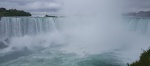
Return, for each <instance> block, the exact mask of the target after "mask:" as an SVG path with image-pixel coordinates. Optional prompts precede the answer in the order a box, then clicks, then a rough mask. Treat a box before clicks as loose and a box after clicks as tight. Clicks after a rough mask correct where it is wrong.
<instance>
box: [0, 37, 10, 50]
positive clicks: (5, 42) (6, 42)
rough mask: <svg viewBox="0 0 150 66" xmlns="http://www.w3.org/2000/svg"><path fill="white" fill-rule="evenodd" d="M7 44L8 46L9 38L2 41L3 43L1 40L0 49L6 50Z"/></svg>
mask: <svg viewBox="0 0 150 66" xmlns="http://www.w3.org/2000/svg"><path fill="white" fill-rule="evenodd" d="M9 44H10V39H9V38H6V39H4V40H3V41H2V40H1V41H0V49H4V48H7V47H8V46H9Z"/></svg>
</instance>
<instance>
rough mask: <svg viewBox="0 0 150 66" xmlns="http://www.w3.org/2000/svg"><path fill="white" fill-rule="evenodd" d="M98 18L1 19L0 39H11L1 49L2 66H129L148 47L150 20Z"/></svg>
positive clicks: (0, 64) (0, 61) (0, 63)
mask: <svg viewBox="0 0 150 66" xmlns="http://www.w3.org/2000/svg"><path fill="white" fill-rule="evenodd" d="M66 18H67V20H66ZM86 19H87V20H86ZM96 19H97V17H94V18H92V17H86V18H85V17H79V18H76V17H71V18H70V17H65V18H64V17H63V18H62V17H59V18H56V17H53V18H52V17H42V18H40V17H2V18H1V20H0V36H1V39H3V38H11V40H10V45H9V47H8V48H5V49H1V50H0V66H126V65H127V63H131V62H133V61H135V60H137V59H138V56H139V54H140V53H141V52H142V51H141V49H142V48H143V49H145V48H147V47H148V43H149V42H148V40H149V38H148V37H147V35H149V34H150V31H149V28H150V26H149V25H150V19H149V18H135V17H134V18H124V20H123V22H119V24H116V23H114V24H113V23H110V24H109V23H104V22H98V23H96V24H95V23H94V24H93V20H95V22H97V21H98V20H96ZM71 21H72V22H71ZM108 26H109V27H108ZM120 26H125V27H120ZM118 31H120V32H118ZM136 45H138V46H136ZM135 46H136V47H135Z"/></svg>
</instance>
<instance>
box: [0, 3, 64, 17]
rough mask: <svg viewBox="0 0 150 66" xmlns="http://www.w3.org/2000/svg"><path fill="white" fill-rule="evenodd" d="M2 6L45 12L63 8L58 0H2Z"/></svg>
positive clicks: (0, 4) (0, 5)
mask: <svg viewBox="0 0 150 66" xmlns="http://www.w3.org/2000/svg"><path fill="white" fill-rule="evenodd" d="M0 7H4V8H7V9H19V10H24V11H28V12H31V13H33V14H35V13H38V12H40V13H44V14H45V13H46V12H57V11H58V10H59V9H60V8H61V3H60V2H59V1H57V0H1V2H0ZM34 12H35V13H34Z"/></svg>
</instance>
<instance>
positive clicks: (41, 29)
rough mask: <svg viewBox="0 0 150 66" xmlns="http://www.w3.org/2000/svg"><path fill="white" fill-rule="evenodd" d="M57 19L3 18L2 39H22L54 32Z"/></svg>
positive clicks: (1, 26)
mask: <svg viewBox="0 0 150 66" xmlns="http://www.w3.org/2000/svg"><path fill="white" fill-rule="evenodd" d="M56 19H57V18H56V17H54V18H42V17H2V18H1V21H0V37H22V36H24V35H36V34H39V33H46V32H50V31H54V30H56V29H57V26H56V25H57V24H55V23H57V21H56Z"/></svg>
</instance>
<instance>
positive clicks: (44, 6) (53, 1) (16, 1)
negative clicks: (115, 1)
mask: <svg viewBox="0 0 150 66" xmlns="http://www.w3.org/2000/svg"><path fill="white" fill-rule="evenodd" d="M61 1H62V0H0V7H4V8H7V9H18V10H24V11H27V12H30V13H31V14H32V15H45V14H51V13H54V12H57V11H59V10H60V9H61V6H62V2H61ZM123 4H124V7H123V8H124V11H125V12H138V11H141V10H150V0H124V2H123Z"/></svg>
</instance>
